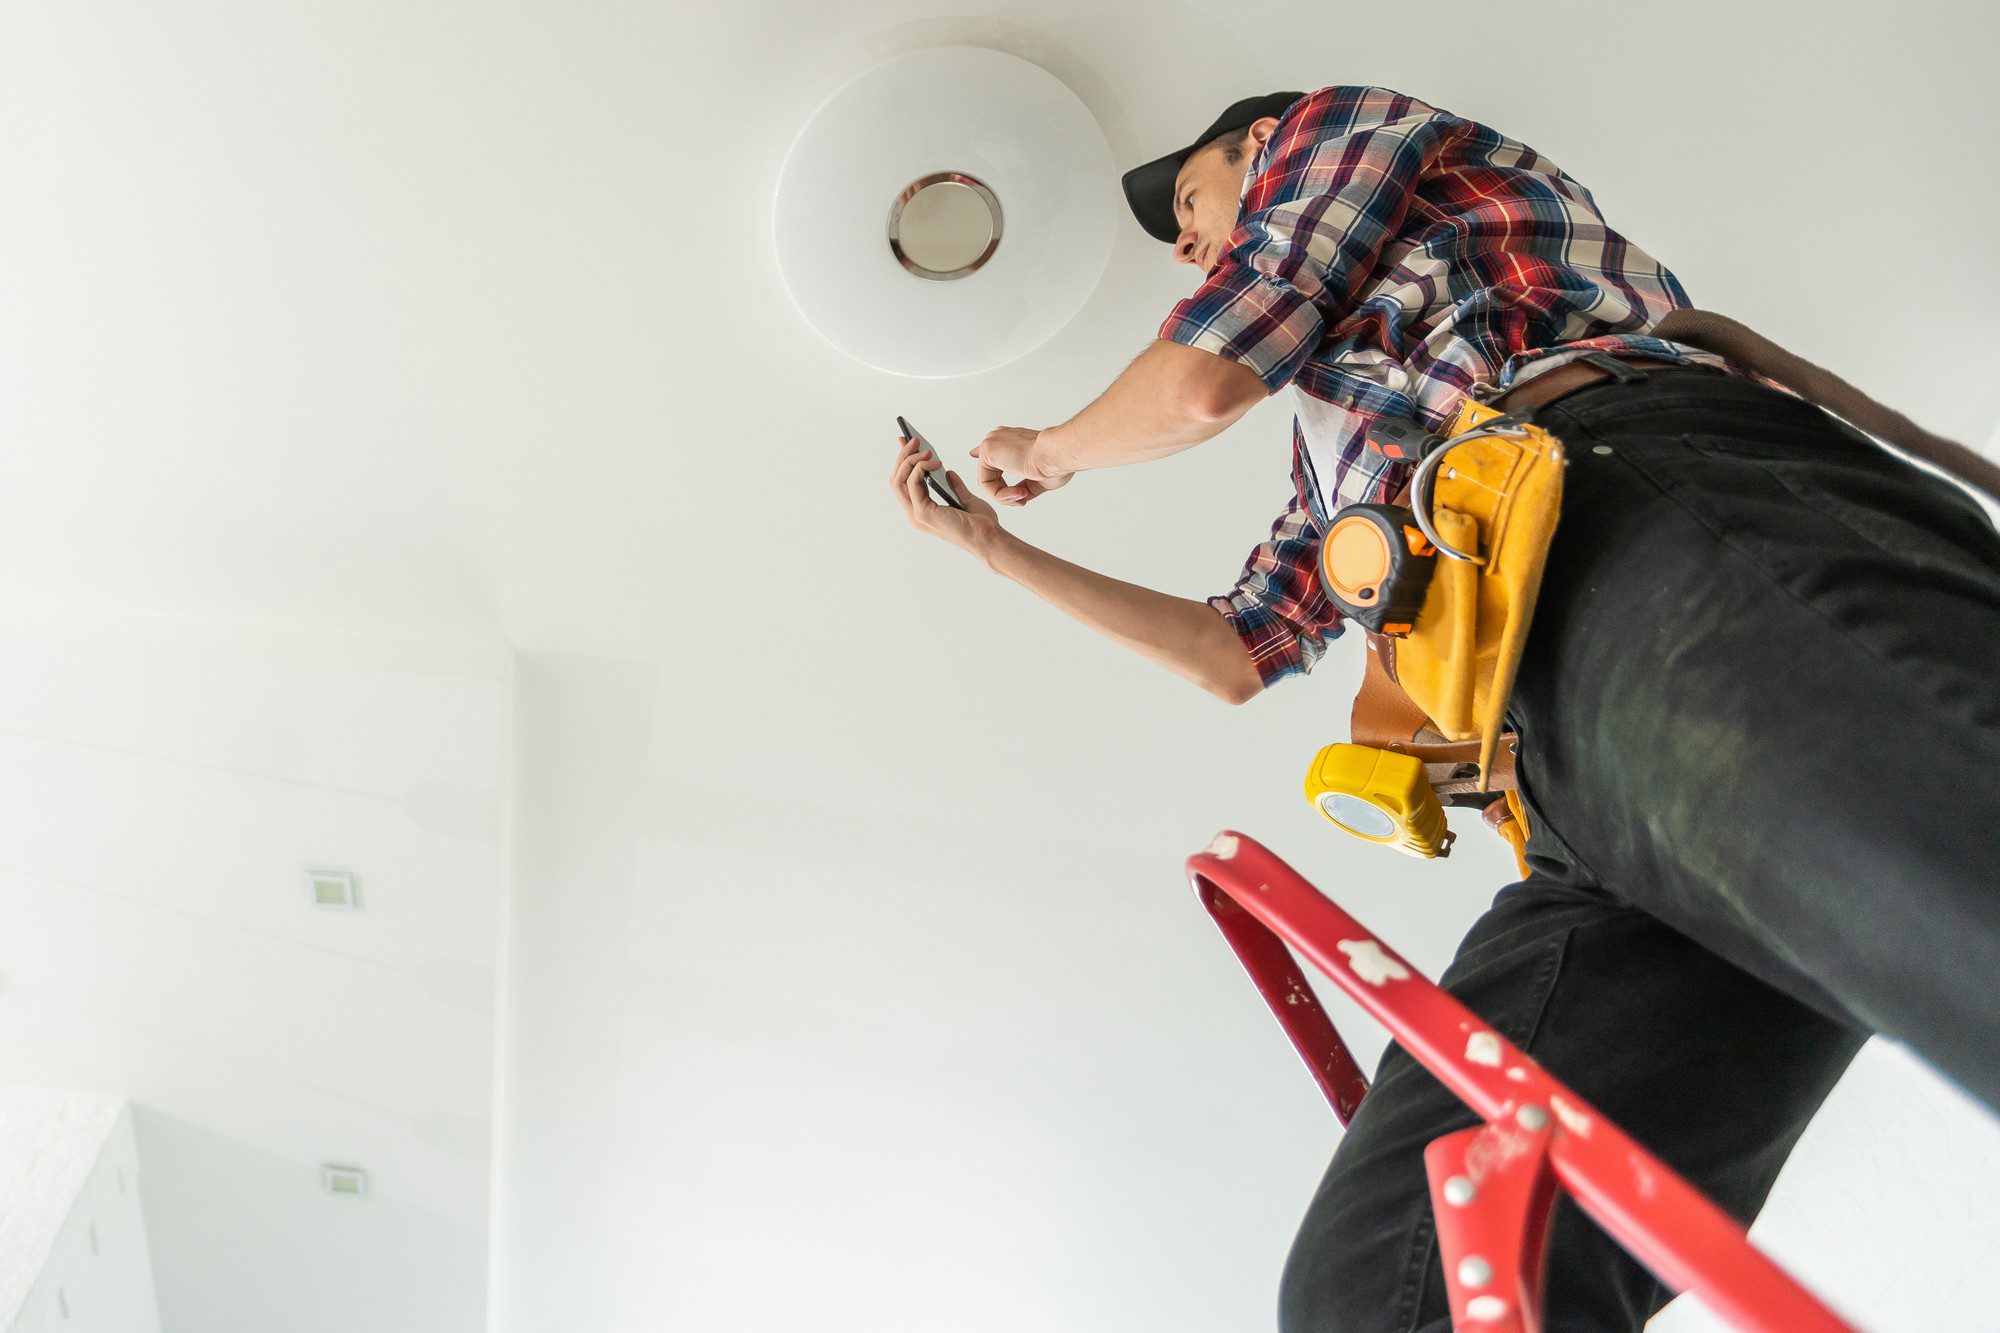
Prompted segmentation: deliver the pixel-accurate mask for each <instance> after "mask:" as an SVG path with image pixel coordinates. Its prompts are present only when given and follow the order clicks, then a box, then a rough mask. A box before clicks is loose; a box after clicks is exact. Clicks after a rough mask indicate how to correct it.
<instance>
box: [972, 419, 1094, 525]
mask: <svg viewBox="0 0 2000 1333" xmlns="http://www.w3.org/2000/svg"><path fill="white" fill-rule="evenodd" d="M1041 437H1042V433H1041V432H1040V431H1038V430H1029V429H1028V428H1026V427H1025V426H995V427H994V428H993V429H992V430H990V431H988V432H986V438H985V439H983V440H981V441H980V442H979V443H978V444H976V445H974V446H973V449H972V456H973V457H974V458H976V459H978V460H979V484H980V486H981V487H983V488H984V489H985V491H986V493H987V494H988V495H990V496H992V497H993V498H994V499H996V500H998V501H999V502H1000V503H1001V504H1003V505H1013V506H1015V507H1017V508H1018V507H1019V506H1021V505H1024V504H1026V503H1028V501H1030V500H1032V499H1034V498H1035V497H1036V496H1038V495H1043V494H1046V493H1047V492H1049V491H1052V490H1055V489H1056V488H1057V487H1058V486H1062V485H1064V484H1066V483H1067V482H1068V481H1069V479H1070V478H1071V477H1072V476H1074V475H1075V474H1074V473H1071V472H1056V471H1053V470H1051V469H1049V468H1047V467H1045V466H1043V465H1042V464H1040V463H1038V462H1037V461H1036V459H1035V445H1036V442H1037V441H1039V440H1040V439H1041ZM1008 472H1011V473H1013V474H1014V475H1015V476H1017V477H1019V478H1020V480H1019V481H1017V482H1014V483H1012V484H1011V485H1010V484H1009V483H1008V481H1007V478H1006V477H1005V476H1004V475H1002V474H1004V473H1008Z"/></svg>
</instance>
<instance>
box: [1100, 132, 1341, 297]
mask: <svg viewBox="0 0 2000 1333" xmlns="http://www.w3.org/2000/svg"><path fill="white" fill-rule="evenodd" d="M1304 96H1305V94H1304V93H1268V94H1266V95H1265V96H1263V97H1246V98H1244V99H1243V100H1242V101H1240V102H1237V103H1235V104H1233V105H1232V106H1230V107H1229V108H1228V109H1227V110H1225V111H1224V112H1223V113H1222V114H1221V115H1220V116H1217V117H1216V119H1215V123H1214V124H1212V125H1210V126H1209V127H1208V128H1207V129H1206V130H1203V131H1202V133H1201V135H1200V137H1198V138H1197V139H1195V141H1194V142H1193V143H1191V144H1189V145H1188V146H1187V147H1186V148H1183V149H1180V150H1179V151H1178V152H1173V153H1168V154H1167V155H1166V156H1165V157H1158V158H1155V159H1153V160H1152V161H1151V162H1148V163H1146V164H1145V165H1143V166H1138V167H1134V168H1133V169H1132V170H1130V171H1128V172H1126V173H1125V199H1126V202H1127V203H1129V204H1130V205H1131V206H1132V214H1133V216H1134V217H1136V218H1138V219H1139V225H1140V226H1142V227H1144V228H1145V229H1146V231H1147V234H1148V235H1151V236H1152V237H1154V238H1155V239H1156V240H1161V241H1165V242H1166V243H1167V244H1169V245H1171V246H1173V247H1174V258H1175V259H1177V260H1179V261H1181V262H1183V263H1189V264H1196V265H1198V266H1200V267H1201V268H1203V269H1207V268H1210V267H1211V266H1213V264H1214V263H1215V261H1216V260H1217V259H1219V258H1221V256H1222V254H1223V251H1224V248H1225V246H1226V244H1227V242H1228V239H1229V233H1230V232H1232V231H1234V230H1235V228H1236V216H1237V212H1238V209H1239V206H1240V204H1241V200H1242V190H1243V173H1244V172H1245V171H1247V170H1248V169H1249V167H1250V162H1251V159H1252V158H1253V157H1255V156H1256V154H1257V152H1258V150H1260V149H1261V148H1262V147H1263V146H1264V144H1265V142H1266V141H1267V140H1268V139H1269V138H1270V137H1271V132H1272V130H1274V129H1275V128H1277V124H1278V119H1279V117H1281V116H1282V115H1283V114H1284V112H1285V109H1286V108H1287V107H1289V106H1291V105H1292V103H1294V102H1296V101H1298V100H1299V99H1300V98H1302V97H1304Z"/></svg>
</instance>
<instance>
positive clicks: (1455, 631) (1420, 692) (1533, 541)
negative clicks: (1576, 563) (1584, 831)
mask: <svg viewBox="0 0 2000 1333" xmlns="http://www.w3.org/2000/svg"><path fill="white" fill-rule="evenodd" d="M1496 418H1500V413H1498V412H1496V411H1495V410H1494V409H1493V408H1490V407H1488V406H1486V405H1485V404H1484V403H1478V402H1474V401H1473V400H1472V399H1470V398H1468V399H1466V400H1465V402H1464V403H1463V404H1462V405H1461V406H1460V408H1459V411H1458V417H1457V419H1456V420H1455V421H1454V422H1453V424H1452V431H1451V437H1450V439H1451V440H1458V437H1460V436H1470V438H1467V439H1464V440H1459V441H1458V442H1457V443H1451V442H1449V441H1448V442H1447V443H1446V444H1444V445H1440V446H1439V450H1438V453H1437V454H1433V455H1432V456H1431V458H1430V459H1429V460H1427V462H1429V464H1430V466H1429V467H1428V468H1427V469H1420V470H1419V476H1420V477H1422V476H1423V475H1424V474H1425V473H1426V472H1427V473H1428V484H1427V485H1421V486H1419V487H1417V488H1413V492H1412V494H1411V496H1410V505H1411V507H1412V508H1413V509H1417V510H1418V511H1419V512H1420V513H1425V514H1427V516H1428V518H1429V521H1430V523H1431V525H1432V527H1433V528H1434V529H1435V539H1436V540H1438V546H1439V551H1440V554H1441V558H1440V559H1439V560H1438V562H1437V569H1436V572H1435V574H1434V575H1433V576H1432V578H1431V583H1430V587H1429V589H1428V590H1427V591H1426V593H1425V596H1424V603H1423V608H1422V609H1421V610H1420V611H1419V612H1418V614H1417V617H1416V622H1415V624H1414V625H1413V626H1412V628H1411V630H1410V632H1409V634H1408V635H1407V636H1405V637H1403V638H1402V639H1400V640H1399V641H1398V642H1397V644H1396V647H1395V655H1394V656H1395V661H1394V666H1393V671H1394V674H1395V678H1396V681H1397V683H1398V684H1400V685H1401V686H1402V688H1403V691H1404V692H1405V693H1406V694H1408V695H1409V697H1410V699H1411V701H1412V702H1414V703H1415V704H1416V705H1417V707H1418V708H1420V709H1422V710H1423V712H1424V714H1425V715H1426V716H1427V717H1428V718H1429V719H1430V722H1431V727H1432V728H1433V729H1434V730H1435V731H1436V732H1437V733H1438V734H1439V735H1441V736H1443V737H1444V738H1445V739H1446V740H1450V741H1470V740H1475V739H1476V740H1477V741H1478V742H1479V761H1478V762H1479V779H1478V788H1477V789H1478V790H1482V791H1484V790H1488V789H1489V781H1490V779H1491V777H1492V773H1493V764H1494V750H1495V746H1496V745H1497V743H1498V741H1499V739H1500V728H1501V719H1502V717H1503V716H1504V715H1505V713H1506V711H1507V701H1508V698H1509V696H1510V695H1511V694H1512V693H1513V688H1514V676H1515V673H1516V672H1517V671H1518V670H1519V668H1520V665H1521V652H1522V649H1523V648H1524V647H1525V646H1526V644H1527V639H1528V624H1529V621H1530V620H1531V619H1532V618H1533V615H1534V610H1535V595H1536V593H1537V591H1538V590H1539V589H1540V587H1541V580H1542V568H1543V565H1544V564H1545V563H1546V562H1547V559H1548V553H1549V542H1550V540H1551V539H1552V538H1553V537H1554V535H1555V529H1556V518H1557V516H1558V514H1559V513H1560V511H1561V507H1562V478H1563V467H1564V460H1563V449H1562V445H1561V443H1560V442H1559V441H1557V439H1556V438H1555V437H1554V436H1553V435H1551V434H1549V433H1548V432H1547V431H1545V430H1543V429H1541V428H1540V427H1538V426H1532V425H1520V424H1510V423H1509V422H1508V420H1507V419H1505V418H1502V419H1501V420H1500V421H1498V422H1497V423H1496V424H1495V425H1494V426H1492V427H1490V428H1488V429H1489V430H1490V433H1481V431H1482V427H1485V426H1486V423H1488V422H1494V421H1495V419H1496ZM1419 490H1420V491H1421V492H1423V493H1417V492H1418V491H1419ZM1454 549H1455V550H1456V551H1459V552H1462V553H1464V554H1466V555H1470V556H1472V557H1474V559H1472V560H1461V559H1452V558H1450V556H1451V552H1452V551H1453V550H1454ZM1356 739H1357V740H1358V739H1360V738H1359V737H1358V736H1357V737H1356Z"/></svg>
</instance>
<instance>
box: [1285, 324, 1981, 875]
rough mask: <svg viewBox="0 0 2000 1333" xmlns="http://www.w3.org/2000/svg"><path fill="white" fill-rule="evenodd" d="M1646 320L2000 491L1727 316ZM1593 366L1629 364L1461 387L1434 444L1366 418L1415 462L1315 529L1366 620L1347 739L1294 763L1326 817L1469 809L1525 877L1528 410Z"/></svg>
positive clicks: (1399, 832) (1551, 454)
mask: <svg viewBox="0 0 2000 1333" xmlns="http://www.w3.org/2000/svg"><path fill="white" fill-rule="evenodd" d="M1653 333H1654V335H1655V336H1657V337H1660V338H1664V339H1668V340H1671V341H1677V342H1682V343H1687V344H1691V345H1693V346H1696V347H1700V348H1703V349H1704V350H1707V351H1710V352H1713V353H1716V354H1718V355H1720V356H1723V357H1725V358H1726V359H1728V360H1730V361H1732V362H1734V363H1735V364H1736V366H1737V367H1738V368H1740V369H1743V370H1747V371H1749V372H1751V373H1753V374H1755V375H1758V376H1761V377H1762V378H1763V379H1765V380H1766V381H1767V382H1769V383H1772V384H1775V385H1777V386H1778V387H1780V388H1783V389H1787V390H1789V391H1791V392H1792V393H1794V394H1796V395H1798V396H1799V397H1801V398H1803V399H1805V400H1807V401H1809V402H1813V403H1816V404H1818V405H1819V406H1821V407H1822V408H1824V409H1825V410H1827V411H1829V412H1831V413H1832V414H1834V415H1835V416H1838V417H1841V418H1843V419H1845V420H1846V421H1848V422H1849V423H1850V424H1852V425H1855V426H1857V427H1860V428H1861V429H1863V430H1865V431H1866V432H1867V433H1868V434H1870V435H1873V436H1875V437H1877V438H1878V439H1881V440H1886V441H1888V442H1889V443H1891V444H1894V445H1896V446H1897V447H1899V448H1902V449H1904V450H1906V451H1907V452H1909V453H1911V454H1914V455H1915V456H1917V457H1918V458H1921V459H1923V460H1924V461H1926V462H1929V463H1931V464H1932V465H1934V466H1936V467H1937V468H1939V470H1941V471H1943V472H1945V473H1946V474H1947V475H1949V476H1951V477H1953V478H1954V479H1955V480H1957V481H1959V482H1961V483H1963V484H1964V485H1966V486H1967V487H1968V488H1970V489H1973V490H1975V491H1982V492H1984V493H1986V494H1988V495H1991V496H1996V497H2000V468H1995V467H1994V465H1993V464H1991V463H1990V462H1987V461H1986V460H1984V459H1982V458H1980V457H1979V456H1978V455H1976V454H1973V453H1972V452H1971V451H1970V450H1967V449H1965V448H1964V447H1963V446H1961V445H1958V444H1956V443H1954V442H1952V441H1949V440H1945V439H1942V438H1941V437H1938V436H1934V435H1931V434H1929V433H1928V432H1926V431H1924V430H1922V429H1921V428H1920V427H1918V426H1916V425H1915V424H1914V423H1913V422H1911V421H1909V419H1908V418H1906V417H1903V416H1901V415H1899V414H1897V413H1895V412H1894V411H1892V410H1891V409H1889V408H1886V407H1884V406H1882V405H1881V404H1880V403H1877V402H1875V401H1874V400H1873V399H1871V398H1869V397H1867V395H1865V394H1863V393H1861V391H1860V390H1858V389H1856V388H1854V387H1853V386H1852V385H1849V384H1847V383H1846V382H1845V381H1843V380H1840V379H1839V378H1837V377H1836V376H1834V375H1832V374H1830V373H1829V372H1827V371H1825V370H1822V369H1820V368H1819V367H1817V366H1814V365H1812V364H1811V363H1810V362H1807V361H1805V360H1803V359H1802V358H1799V357H1797V356H1795V355H1793V354H1792V353H1789V352H1786V351H1785V350H1784V349H1783V348H1780V347H1778V346H1777V345H1776V344H1775V343H1772V342H1771V341H1770V340H1769V339H1766V338H1764V337H1762V336H1761V335H1759V334H1757V333H1756V332H1754V331H1753V330H1750V329H1748V328H1745V327H1744V326H1743V325H1741V324H1739V323H1737V322H1735V321H1734V320H1730V319H1726V318H1724V317H1723V316H1720V315H1716V314H1713V313H1711V312H1707V311H1699V310H1677V311H1674V312H1672V313H1670V314H1669V315H1668V316H1667V317H1666V318H1664V319H1662V320H1661V321H1660V322H1659V323H1658V324H1657V325H1656V326H1655V327H1654V329H1653ZM1649 364H1657V363H1652V362H1649ZM1606 378H1617V379H1618V380H1620V381H1621V382H1629V381H1632V380H1638V379H1643V378H1644V374H1643V372H1641V371H1639V370H1637V369H1636V368H1635V367H1634V366H1633V365H1631V364H1630V363H1629V362H1628V361H1625V360H1621V359H1620V358H1617V357H1612V356H1608V355H1605V354H1604V353H1601V352H1589V353H1586V354H1585V355H1584V356H1582V357H1581V358H1579V359H1577V360H1575V361H1572V362H1568V363H1565V364H1564V365H1561V366H1558V367H1556V368H1555V369H1554V370H1551V371H1548V372H1546V373H1544V374H1542V375H1538V376H1536V377H1535V378H1534V379H1532V380H1529V381H1528V382H1527V383H1525V384H1523V385H1520V386H1518V387H1517V388H1516V389H1514V390H1513V391H1512V392H1510V393H1508V394H1506V395H1505V396H1503V397H1502V399H1501V400H1500V401H1499V403H1498V404H1496V405H1492V406H1489V405H1487V404H1484V403H1480V402H1477V401H1474V400H1472V399H1470V398H1468V399H1466V400H1465V401H1464V402H1462V403H1461V404H1460V406H1459V410H1458V413H1457V416H1456V417H1455V418H1454V420H1453V422H1452V426H1451V430H1450V433H1449V434H1448V435H1447V436H1446V437H1445V438H1443V439H1442V440H1440V439H1437V438H1436V437H1432V436H1430V435H1428V434H1426V433H1425V432H1423V431H1422V430H1420V429H1418V428H1416V427H1415V426H1414V425H1412V424H1410V423H1406V422H1383V423H1378V425H1377V426H1376V427H1374V428H1371V430H1370V433H1369V446H1370V447H1371V448H1373V449H1374V450H1375V451H1376V452H1378V453H1380V454H1382V455H1384V456H1386V457H1389V458H1396V459H1409V460H1414V461H1416V462H1417V467H1416V470H1415V472H1414V474H1413V475H1412V477H1411V480H1410V483H1409V485H1408V486H1407V487H1406V488H1405V491H1404V493H1403V494H1402V495H1400V496H1398V497H1396V500H1395V502H1394V503H1392V504H1390V505H1350V506H1348V507H1347V508H1346V509H1343V510H1341V511H1340V512H1339V513H1337V514H1335V515H1334V516H1333V519H1332V521H1331V522H1330V523H1329V524H1328V530H1327V533H1326V536H1325V537H1324V539H1323V540H1322V542H1321V548H1320V561H1319V579H1320V585H1321V589H1322V591H1323V592H1324V593H1325V594H1326V596H1327V598H1328V599H1329V600H1330V601H1331V602H1333V603H1334V604H1335V605H1336V606H1338V607H1339V608H1340V609H1341V610H1342V611H1343V612H1345V613H1346V614H1347V616H1348V617H1349V618H1350V619H1352V620H1355V621H1356V622H1358V623H1360V624H1362V625H1363V626H1364V627H1365V628H1366V629H1367V632H1368V654H1367V662H1366V667H1365V669H1364V672H1363V675H1362V680H1361V689H1360V692H1359V693H1358V694H1357V695H1356V696H1355V700H1354V711H1353V716H1352V726H1351V735H1352V737H1353V740H1352V743H1350V744H1344V745H1329V746H1326V747H1325V748H1323V749H1322V750H1321V751H1320V752H1319V754H1318V755H1317V756H1315V758H1314V760H1313V765H1312V767H1311V769H1309V770H1308V772H1307V775H1306V796H1307V799H1308V800H1309V801H1311V802H1312V803H1313V805H1314V806H1315V808H1317V809H1318V810H1319V811H1320V813H1321V814H1322V815H1324V816H1325V817H1326V818H1327V819H1328V820H1330V821H1331V822H1333V823H1335V824H1337V825H1339V826H1340V827H1342V828H1344V829H1346V830H1347V831H1348V832H1350V833H1354V834H1356V835H1357V836H1360V837H1362V838H1365V839H1367V840H1369V841H1371V842H1379V843H1384V844H1388V845H1392V846H1395V847H1398V848H1399V849H1401V850H1403V851H1406V852H1409V853H1411V854H1413V855H1416V856H1423V857H1434V856H1445V855H1449V853H1450V850H1451V844H1452V840H1453V835H1452V833H1451V831H1450V830H1449V828H1448V827H1447V826H1446V824H1445V820H1444V811H1443V802H1445V801H1450V802H1451V803H1453V804H1470V805H1478V806H1480V807H1481V808H1482V812H1483V817H1484V819H1485V821H1486V822H1487V824H1488V825H1489V826H1491V827H1492V828H1494V829H1495V830H1496V831H1497V832H1499V833H1500V834H1501V835H1502V836H1503V837H1504V838H1505V839H1506V840H1507V842H1508V843H1509V845H1511V846H1512V847H1513V849H1514V853H1515V858H1516V860H1517V861H1518V862H1520V866H1521V873H1522V875H1523V876H1524V877H1525V876H1526V875H1527V873H1528V868H1527V864H1526V861H1525V846H1526V842H1527V815H1526V812H1525V810H1524V809H1523V807H1522V805H1521V801H1520V796H1519V791H1518V782H1517V780H1516V776H1515V763H1516V746H1517V744H1518V738H1517V737H1516V736H1514V735H1513V734H1512V733H1508V732H1505V731H1504V730H1503V719H1504V718H1505V716H1506V710H1507V702H1508V698H1509V696H1510V695H1511V693H1512V690H1513V685H1514V678H1515V674H1516V673H1517V671H1518V670H1519V668H1520V663H1521V653H1522V650H1523V648H1524V647H1525V646H1526V643H1527V634H1528V626H1529V622H1530V620H1531V618H1532V617H1533V614H1534V609H1535V597H1536V594H1537V592H1538V590H1539V589H1540V586H1541V576H1542V568H1543V565H1544V564H1545V563H1546V561H1547V558H1548V551H1549V544H1550V542H1551V540H1552V539H1553V537H1554V535H1555V527H1556V520H1557V517H1558V516H1559V514H1560V511H1561V504H1562V475H1563V467H1564V459H1563V449H1562V444H1561V442H1560V441H1558V440H1557V439H1556V438H1555V437H1554V436H1552V435H1550V434H1549V433H1548V432H1547V431H1545V430H1542V429H1540V428H1539V427H1537V426H1534V425H1533V424H1531V423H1530V421H1529V420H1528V418H1527V415H1526V414H1527V413H1529V412H1532V411H1533V410H1534V409H1535V408H1538V407H1541V406H1544V405H1546V404H1548V403H1550V402H1553V401H1555V400H1556V399H1557V398H1559V397H1562V396H1563V395H1565V394H1568V393H1571V392H1574V391H1575V390H1577V389H1580V388H1583V387H1585V386H1586V385H1589V384H1592V383H1596V382H1599V381H1602V380H1604V379H1606ZM1503 408H1504V409H1505V411H1503V410H1502V409H1503ZM1489 793H1491V794H1492V797H1491V799H1482V798H1483V797H1485V796H1487V794H1489Z"/></svg>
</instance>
